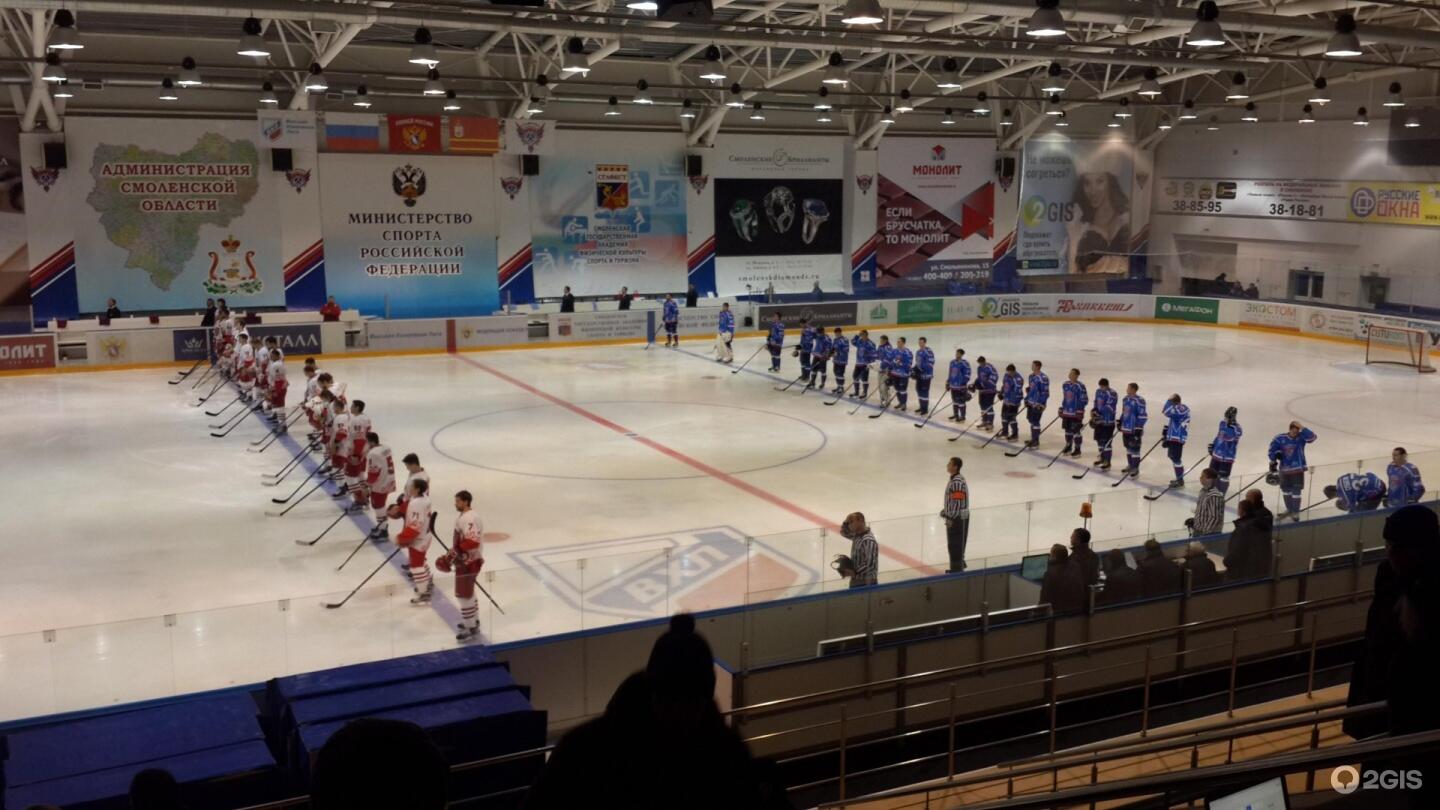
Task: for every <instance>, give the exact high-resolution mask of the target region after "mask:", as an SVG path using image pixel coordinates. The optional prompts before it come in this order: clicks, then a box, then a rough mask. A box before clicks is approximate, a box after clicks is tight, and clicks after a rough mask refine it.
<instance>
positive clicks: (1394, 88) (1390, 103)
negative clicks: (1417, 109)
mask: <svg viewBox="0 0 1440 810" xmlns="http://www.w3.org/2000/svg"><path fill="white" fill-rule="evenodd" d="M1385 106H1386V107H1392V108H1393V107H1404V106H1405V98H1404V97H1403V96H1401V95H1400V83H1399V82H1391V83H1390V94H1389V95H1387V96H1386V97H1385Z"/></svg>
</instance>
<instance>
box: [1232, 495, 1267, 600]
mask: <svg viewBox="0 0 1440 810" xmlns="http://www.w3.org/2000/svg"><path fill="white" fill-rule="evenodd" d="M1259 508H1261V509H1263V508H1264V507H1263V506H1262V507H1259ZM1256 509H1257V507H1256V506H1255V504H1254V503H1253V502H1252V501H1251V500H1250V498H1249V497H1248V496H1247V497H1245V498H1243V499H1241V501H1240V505H1239V506H1238V507H1237V510H1238V514H1239V517H1237V518H1235V531H1233V532H1231V533H1230V545H1229V547H1228V548H1227V549H1226V550H1225V578H1226V579H1227V580H1229V581H1230V582H1241V581H1244V580H1247V579H1260V578H1262V577H1268V576H1270V566H1271V558H1272V557H1273V556H1274V554H1275V552H1274V544H1273V543H1272V541H1271V539H1270V531H1271V526H1272V525H1273V523H1272V521H1273V520H1274V517H1273V516H1272V515H1270V514H1269V510H1266V512H1265V514H1264V515H1263V516H1262V515H1261V514H1259V513H1258V512H1257V511H1256Z"/></svg>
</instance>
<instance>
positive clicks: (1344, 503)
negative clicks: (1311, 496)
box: [1325, 473, 1386, 512]
mask: <svg viewBox="0 0 1440 810" xmlns="http://www.w3.org/2000/svg"><path fill="white" fill-rule="evenodd" d="M1325 497H1327V498H1334V499H1335V508H1336V509H1339V510H1340V511H1341V512H1371V511H1374V510H1376V509H1379V508H1380V504H1381V503H1382V502H1384V501H1385V499H1386V491H1385V482H1384V481H1381V480H1380V476H1378V475H1376V474H1375V473H1345V474H1344V475H1342V476H1340V477H1339V478H1338V479H1336V481H1335V484H1334V485H1333V486H1328V487H1325Z"/></svg>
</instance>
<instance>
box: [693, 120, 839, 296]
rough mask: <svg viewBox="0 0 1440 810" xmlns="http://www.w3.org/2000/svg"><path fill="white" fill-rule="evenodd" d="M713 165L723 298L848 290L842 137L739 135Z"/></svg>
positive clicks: (721, 148) (724, 144)
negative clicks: (749, 292)
mask: <svg viewBox="0 0 1440 810" xmlns="http://www.w3.org/2000/svg"><path fill="white" fill-rule="evenodd" d="M713 162H714V164H715V168H714V169H713V177H712V179H711V184H712V186H713V188H714V195H715V197H714V214H713V216H714V225H715V284H716V288H717V290H718V292H719V294H720V295H739V294H743V293H744V292H746V291H747V290H752V289H753V290H767V289H772V288H773V289H774V291H775V292H777V293H795V292H809V291H810V290H812V289H814V287H815V285H817V284H819V285H820V287H821V289H829V290H842V289H844V283H845V273H846V272H848V266H847V262H846V260H845V244H844V239H843V236H844V222H845V212H844V196H845V184H844V176H845V154H844V140H843V139H840V138H791V137H764V138H759V137H755V136H743V135H736V136H733V137H729V138H721V139H720V141H719V142H718V143H717V144H716V146H715V157H714V158H713Z"/></svg>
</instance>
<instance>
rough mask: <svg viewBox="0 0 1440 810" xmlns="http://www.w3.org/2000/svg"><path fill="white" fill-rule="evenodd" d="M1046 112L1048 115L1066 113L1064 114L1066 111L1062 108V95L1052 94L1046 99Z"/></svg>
mask: <svg viewBox="0 0 1440 810" xmlns="http://www.w3.org/2000/svg"><path fill="white" fill-rule="evenodd" d="M1045 114H1046V115H1064V114H1065V111H1064V110H1062V109H1060V96H1058V95H1051V96H1050V98H1048V99H1046V101H1045Z"/></svg>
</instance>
